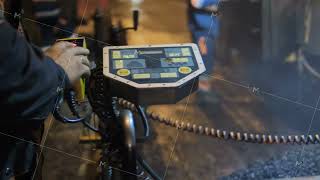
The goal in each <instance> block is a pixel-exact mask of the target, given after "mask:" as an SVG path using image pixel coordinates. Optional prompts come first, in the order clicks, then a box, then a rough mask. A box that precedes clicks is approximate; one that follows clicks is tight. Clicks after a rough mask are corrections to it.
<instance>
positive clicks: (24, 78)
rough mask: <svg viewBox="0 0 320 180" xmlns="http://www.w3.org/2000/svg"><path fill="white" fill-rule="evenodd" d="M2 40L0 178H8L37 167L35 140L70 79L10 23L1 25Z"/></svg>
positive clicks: (0, 47) (0, 37) (0, 56)
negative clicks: (59, 91)
mask: <svg viewBox="0 0 320 180" xmlns="http://www.w3.org/2000/svg"><path fill="white" fill-rule="evenodd" d="M0 43H1V45H0V83H1V84H0V123H1V125H0V143H1V145H0V179H8V178H9V177H10V176H13V175H14V174H15V175H19V174H23V173H25V172H27V171H30V170H32V168H33V167H34V166H35V159H36V152H37V148H39V146H38V145H36V144H34V143H33V142H35V143H40V137H41V136H40V134H41V132H40V133H39V129H40V128H41V127H42V125H43V121H44V120H45V119H46V118H47V117H48V115H49V113H50V112H52V111H53V109H54V106H55V104H56V102H57V99H58V97H59V96H58V94H60V93H58V91H57V89H60V88H64V85H65V83H63V82H68V78H67V77H65V81H63V78H64V75H65V72H64V71H63V69H62V68H61V67H60V66H59V65H57V64H56V63H54V62H53V60H51V59H50V58H48V57H45V56H44V55H43V54H42V52H41V51H40V50H38V49H37V48H35V47H32V46H31V45H30V44H29V43H28V42H27V41H26V40H25V38H24V37H23V36H21V35H20V33H18V32H17V31H16V30H15V29H14V28H12V27H11V26H10V25H9V24H8V23H2V24H0ZM58 87H60V88H58ZM60 90H61V89H60Z"/></svg>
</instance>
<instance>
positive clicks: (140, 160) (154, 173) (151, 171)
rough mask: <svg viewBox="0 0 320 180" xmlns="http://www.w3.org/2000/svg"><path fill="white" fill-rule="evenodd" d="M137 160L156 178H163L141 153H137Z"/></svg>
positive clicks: (157, 179) (158, 179) (159, 179)
mask: <svg viewBox="0 0 320 180" xmlns="http://www.w3.org/2000/svg"><path fill="white" fill-rule="evenodd" d="M136 157H137V160H138V162H139V164H140V165H141V166H142V167H143V169H144V170H146V171H147V173H148V174H149V175H150V176H151V177H152V178H153V179H155V180H162V178H160V176H159V175H158V174H157V173H156V172H155V171H154V170H153V169H152V168H151V167H150V166H149V164H148V163H147V162H146V161H145V160H143V159H142V157H141V156H140V154H139V153H136Z"/></svg>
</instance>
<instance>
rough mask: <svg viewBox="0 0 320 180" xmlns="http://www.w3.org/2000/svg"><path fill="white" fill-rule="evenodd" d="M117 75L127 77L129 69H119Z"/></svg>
mask: <svg viewBox="0 0 320 180" xmlns="http://www.w3.org/2000/svg"><path fill="white" fill-rule="evenodd" d="M117 74H118V75H119V76H129V75H130V70H129V69H119V70H118V71H117Z"/></svg>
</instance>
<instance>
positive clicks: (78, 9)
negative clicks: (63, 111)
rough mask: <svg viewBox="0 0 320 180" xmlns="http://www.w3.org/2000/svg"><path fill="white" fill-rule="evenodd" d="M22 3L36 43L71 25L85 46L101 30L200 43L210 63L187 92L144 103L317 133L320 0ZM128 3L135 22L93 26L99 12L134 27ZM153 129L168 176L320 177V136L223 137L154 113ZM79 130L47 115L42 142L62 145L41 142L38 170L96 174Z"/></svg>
mask: <svg viewBox="0 0 320 180" xmlns="http://www.w3.org/2000/svg"><path fill="white" fill-rule="evenodd" d="M51 2H52V1H51ZM24 3H25V5H24V7H25V8H24V9H25V14H26V16H27V17H30V18H29V19H25V20H24V21H25V22H24V23H25V26H26V27H27V28H26V29H29V30H30V31H29V34H30V38H31V39H32V41H33V42H34V43H35V44H37V45H39V46H48V45H50V44H51V43H53V42H54V41H55V40H56V39H57V38H62V37H70V36H74V35H75V34H80V35H83V36H88V37H92V39H89V40H88V44H89V46H90V44H93V43H95V40H94V39H97V38H99V40H100V39H101V40H103V42H104V43H102V44H103V45H120V44H129V45H145V44H168V43H189V42H193V43H196V44H197V45H198V46H199V48H200V51H201V53H202V56H203V59H204V61H205V64H206V68H207V72H206V73H205V74H204V75H203V76H202V77H201V80H200V83H199V90H198V91H197V92H195V93H193V94H192V95H191V96H190V101H187V98H186V99H184V100H182V101H181V102H179V103H178V104H173V105H161V106H152V107H148V109H149V110H152V111H155V112H159V113H160V114H161V115H163V116H165V117H172V118H173V119H178V120H183V121H185V122H191V123H196V124H201V125H203V126H208V127H213V128H219V129H224V130H232V131H241V132H249V133H251V132H252V133H266V134H281V135H282V134H283V135H289V134H314V133H317V132H319V129H320V121H319V115H320V114H319V113H318V107H317V106H318V99H319V97H320V91H319V87H320V83H319V78H320V73H319V72H320V61H319V60H320V35H319V34H318V32H320V22H319V21H318V20H317V18H318V15H319V13H320V1H319V0H304V1H301V0H281V1H278V0H221V1H215V0H208V1H206V0H198V1H197V0H159V1H153V0H132V1H130V0H68V1H62V0H57V1H56V3H53V4H51V5H49V6H47V7H45V8H43V5H41V1H36V0H33V1H31V0H26V1H24ZM134 8H138V9H139V11H140V20H139V21H140V23H139V28H138V31H128V32H127V33H121V34H120V35H114V34H112V33H109V36H103V37H101V34H99V33H98V34H97V32H96V31H95V29H94V28H95V25H96V24H95V22H96V21H95V19H97V18H101V16H103V19H104V21H103V24H104V25H105V26H104V27H105V29H102V31H104V32H107V31H112V29H111V27H113V28H119V27H130V26H131V25H132V12H131V11H132V9H134ZM33 20H34V21H33ZM35 21H37V23H35ZM39 22H40V23H39ZM44 24H47V25H48V24H49V25H50V26H47V25H44ZM106 34H108V33H106ZM92 58H95V57H92ZM185 108H186V110H185ZM152 129H153V134H152V141H150V142H147V143H145V144H142V145H141V147H140V149H141V152H142V154H143V157H144V158H145V159H146V161H147V162H149V163H150V165H151V166H152V167H153V168H154V169H155V170H156V171H157V172H158V173H159V174H160V175H161V176H163V177H165V179H190V180H194V179H201V180H207V179H208V180H209V179H286V178H295V177H300V178H303V179H307V178H308V179H320V177H319V176H318V175H320V161H319V157H320V156H319V148H318V147H319V146H318V145H310V146H303V145H302V146H292V145H268V144H250V143H242V142H235V141H230V140H229V141H224V140H221V139H214V138H211V137H205V136H200V135H195V134H191V133H187V132H179V131H178V130H177V129H174V128H171V127H167V126H165V125H163V124H159V123H157V122H152ZM84 131H86V130H85V129H83V127H82V126H81V125H77V124H76V125H74V124H72V125H70V124H62V123H60V122H58V121H54V122H53V124H52V127H51V128H50V130H49V134H48V137H47V140H46V142H45V146H48V147H51V148H55V149H59V150H61V152H64V153H61V152H57V151H53V150H50V149H44V156H45V161H44V167H43V174H44V179H47V180H56V179H59V180H64V179H66V180H67V179H79V180H80V179H95V175H96V174H95V172H96V170H97V168H98V164H92V163H88V162H87V161H86V160H83V159H81V158H85V159H91V160H94V161H99V151H98V150H97V148H96V147H95V145H94V144H90V143H80V137H81V136H83V134H85V133H86V132H84ZM70 155H72V156H70Z"/></svg>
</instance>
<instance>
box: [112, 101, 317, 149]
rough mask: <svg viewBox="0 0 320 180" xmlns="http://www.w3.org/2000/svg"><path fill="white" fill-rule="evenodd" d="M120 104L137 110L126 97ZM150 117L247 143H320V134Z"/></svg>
mask: <svg viewBox="0 0 320 180" xmlns="http://www.w3.org/2000/svg"><path fill="white" fill-rule="evenodd" d="M118 103H119V105H120V106H122V107H124V108H128V109H130V110H131V111H134V112H137V109H136V106H135V105H134V104H133V103H131V102H129V101H127V100H124V99H118ZM147 116H149V117H150V119H153V120H155V121H158V122H160V123H162V124H165V125H167V126H171V127H174V128H177V129H179V130H182V131H187V132H191V133H194V134H199V135H205V136H209V137H214V138H219V139H224V140H234V141H239V142H247V143H260V144H292V145H294V144H297V145H302V144H320V136H319V134H315V135H267V134H257V133H242V132H237V131H227V130H221V129H214V128H210V127H205V126H201V125H197V124H191V123H185V122H182V121H178V120H174V119H171V118H164V117H161V116H159V115H158V114H156V113H154V112H147Z"/></svg>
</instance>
